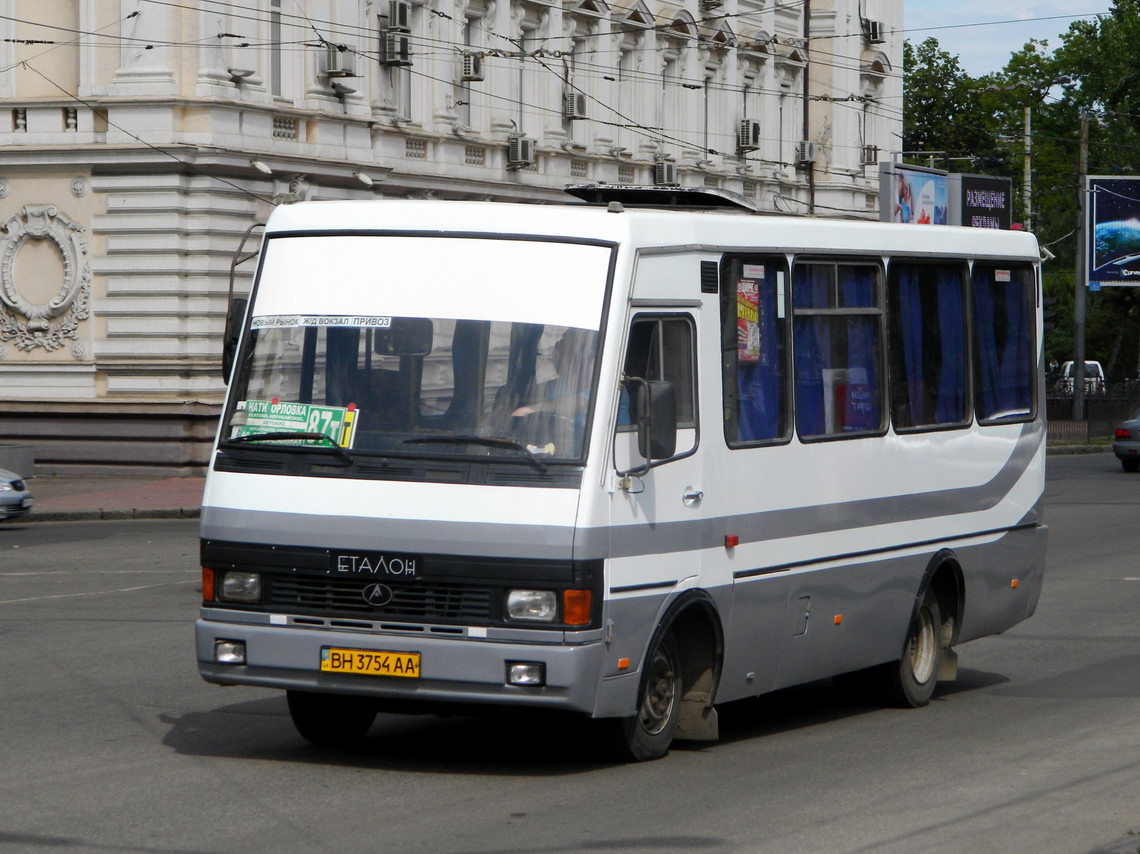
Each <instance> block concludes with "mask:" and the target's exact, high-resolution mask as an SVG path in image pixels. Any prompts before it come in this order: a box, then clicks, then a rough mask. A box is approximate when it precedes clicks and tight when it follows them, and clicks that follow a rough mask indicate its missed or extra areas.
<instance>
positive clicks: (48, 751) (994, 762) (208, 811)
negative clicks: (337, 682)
mask: <svg viewBox="0 0 1140 854" xmlns="http://www.w3.org/2000/svg"><path fill="white" fill-rule="evenodd" d="M1047 500H1048V505H1049V510H1048V512H1049V519H1048V521H1049V524H1050V527H1051V541H1050V554H1049V564H1048V578H1047V581H1046V586H1045V591H1044V594H1043V596H1042V599H1041V602H1040V606H1039V609H1038V613H1037V615H1036V616H1035V617H1034V618H1033V619H1031V620H1029V621H1028V622H1026V623H1023V624H1021V625H1020V626H1018V627H1016V628H1015V629H1013V630H1011V631H1009V632H1007V633H1006V634H1004V635H1002V636H1000V637H995V638H987V639H984V640H981V641H975V642H973V643H970V644H966V645H964V646H962V647H960V648H959V652H960V655H961V669H960V671H959V678H958V680H957V681H956V682H954V683H950V684H946V685H944V686H942V687H941V688H940V690H939V693H938V694H936V695H935V700H934V701H933V702H932V703H931V705H930V706H929V707H927V708H925V709H920V710H913V711H901V710H892V709H878V708H870V707H865V706H859V705H853V704H852V703H851V701H849V700H847V699H845V698H844V697H843V696H842V695H841V694H840V693H838V692H837V691H835V690H833V689H832V687H831V685H830V683H820V684H813V685H809V686H805V687H803V688H799V689H795V690H791V691H785V692H781V693H779V694H776V695H771V696H768V697H765V698H760V699H757V700H752V701H748V702H742V703H737V704H732V705H730V706H728V707H725V708H723V709H722V713H721V723H722V726H721V730H722V736H723V737H722V739H721V741H720V742H719V743H717V744H714V745H699V746H694V747H681V748H679V749H675V750H674V751H673V752H672V753H671V754H670V755H669V756H668V757H667V758H666V759H664V760H662V761H659V762H655V763H649V764H645V765H617V764H613V763H612V762H610V761H608V760H607V759H606V757H605V756H604V754H602V753H601V752H600V751H599V750H598V748H597V747H596V745H595V742H594V738H593V736H594V735H595V732H594V731H593V729H591V728H590V727H589V726H587V725H585V724H575V723H567V722H565V721H561V720H538V719H532V718H523V719H506V720H503V719H498V720H494V719H493V720H487V719H471V718H462V717H460V718H451V719H440V718H435V717H422V718H417V717H395V716H383V717H381V718H379V719H378V721H377V723H376V725H375V726H374V727H373V729H372V732H371V733H370V735H369V737H368V739H367V740H366V742H365V743H364V745H363V747H362V748H361V749H360V750H359V751H356V752H352V753H348V752H337V751H331V752H330V751H320V750H317V749H315V748H311V747H309V746H308V745H307V744H306V743H304V742H303V741H301V739H300V738H299V737H298V736H297V735H296V734H295V733H294V730H293V727H292V724H291V723H290V721H289V717H288V713H287V711H286V708H285V702H284V699H283V697H282V695H280V694H278V693H276V692H272V691H268V690H261V689H251V688H219V687H216V686H211V685H207V684H206V683H204V682H202V681H201V680H200V679H199V678H198V676H197V671H196V666H195V661H194V649H193V629H192V625H193V620H194V618H195V615H196V612H197V605H198V599H199V592H198V566H197V542H196V540H195V536H196V525H195V523H194V522H191V521H188V522H158V521H155V522H145V521H136V522H121V523H120V522H83V523H41V524H38V525H37V524H26V525H16V524H5V525H3V526H0V851H2V852H45V851H53V850H60V851H74V852H241V854H255V852H309V851H328V852H334V851H335V852H365V851H369V852H447V854H492V853H493V852H495V853H496V854H497V853H498V852H501V853H502V854H507V853H508V852H511V853H512V854H513V852H541V854H559V853H560V852H622V854H630V853H631V852H632V853H633V854H637V852H655V854H659V852H704V851H707V852H779V854H795V852H856V851H860V852H861V851H867V852H908V854H909V852H991V851H992V852H1003V854H1016V852H1033V854H1053V852H1076V854H1086V852H1094V851H1095V852H1104V853H1105V854H1107V852H1113V854H1121V852H1136V851H1138V850H1140V702H1138V700H1140V643H1138V641H1140V562H1138V561H1137V551H1138V549H1137V546H1138V545H1140V535H1138V529H1137V518H1138V511H1140V475H1126V474H1124V473H1122V472H1121V471H1120V468H1119V465H1118V464H1117V463H1116V461H1115V460H1114V459H1113V458H1112V457H1111V456H1108V455H1094V456H1084V457H1061V458H1056V459H1051V460H1050V474H1049V485H1048V497H1047Z"/></svg>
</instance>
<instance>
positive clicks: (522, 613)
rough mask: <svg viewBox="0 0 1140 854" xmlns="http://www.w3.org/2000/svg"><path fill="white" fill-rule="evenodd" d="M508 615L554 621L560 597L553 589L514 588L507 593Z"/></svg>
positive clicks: (547, 621)
mask: <svg viewBox="0 0 1140 854" xmlns="http://www.w3.org/2000/svg"><path fill="white" fill-rule="evenodd" d="M507 616H508V617H510V618H511V619H512V620H533V621H535V622H542V623H553V622H554V619H555V617H557V616H558V597H557V596H555V595H554V591H553V590H512V591H511V592H510V593H508V594H507Z"/></svg>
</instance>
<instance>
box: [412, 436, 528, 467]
mask: <svg viewBox="0 0 1140 854" xmlns="http://www.w3.org/2000/svg"><path fill="white" fill-rule="evenodd" d="M400 444H401V445H483V446H485V447H488V448H509V449H510V450H513V451H522V452H523V453H524V454H526V458H527V459H528V460H529V461H530V462H531V464H532V465H533V466H534V467H535V468H536V469H538V470H539V471H540V472H542V474H546V473H547V471H549V468H548V467H547V465H546V463H544V462H543V461H542V460H540V459H539V458H538V457H536V456H535V455H534V453H533V452H532V451H531V450H530V448H528V447H527V446H526V445H523V444H522V443H521V442H516V441H515V440H514V439H508V438H506V437H505V436H470V435H465V434H456V435H454V436H417V437H416V438H414V439H404V441H402V442H401V443H400Z"/></svg>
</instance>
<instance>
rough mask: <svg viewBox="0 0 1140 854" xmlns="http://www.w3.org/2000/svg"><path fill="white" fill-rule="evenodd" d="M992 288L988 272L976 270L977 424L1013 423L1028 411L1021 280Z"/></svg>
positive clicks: (1026, 320)
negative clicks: (995, 420) (1007, 419)
mask: <svg viewBox="0 0 1140 854" xmlns="http://www.w3.org/2000/svg"><path fill="white" fill-rule="evenodd" d="M1011 279H1012V281H1010V282H995V281H994V270H993V268H992V267H982V266H978V267H975V268H974V276H973V284H974V327H975V333H974V336H975V341H976V349H977V372H978V401H977V404H976V405H977V406H978V408H979V409H980V411H979V412H978V418H979V419H980V420H985V419H990V418H998V417H1016V416H1021V415H1024V414H1026V413H1028V412H1029V410H1030V409H1031V407H1032V403H1033V397H1032V386H1031V383H1030V376H1031V369H1032V366H1031V355H1030V346H1029V345H1030V337H1029V336H1030V327H1029V305H1028V296H1029V295H1028V292H1027V282H1026V277H1025V275H1024V274H1023V273H1022V272H1020V271H1014V272H1013V274H1012V275H1011Z"/></svg>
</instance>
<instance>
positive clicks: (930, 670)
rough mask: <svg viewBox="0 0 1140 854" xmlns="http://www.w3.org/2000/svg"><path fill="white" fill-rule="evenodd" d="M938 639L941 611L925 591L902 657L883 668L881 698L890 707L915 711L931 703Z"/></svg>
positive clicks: (940, 652)
mask: <svg viewBox="0 0 1140 854" xmlns="http://www.w3.org/2000/svg"><path fill="white" fill-rule="evenodd" d="M941 636H942V609H941V608H940V607H939V605H938V597H937V596H935V595H934V591H932V590H927V591H926V595H925V596H923V598H922V604H921V605H920V606H919V607H918V612H917V613H916V614H915V616H914V622H913V623H912V624H911V627H910V631H909V633H908V635H907V642H906V647H905V648H904V651H903V657H902V658H901V659H900V660H899V661H897V662H891V663H890V664H884V665H883V666H882V668H883V669H882V671H881V676H882V679H883V688H884V689H885V690H884V694H885V695H886V699H888V700H889V701H890V702H891V704H892V705H895V706H901V707H902V708H918V707H919V706H925V705H926V704H927V703H929V702H930V698H931V696H932V695H933V694H934V686H935V684H937V682H938V667H939V662H940V659H941V657H942V642H941V639H942V638H941Z"/></svg>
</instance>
